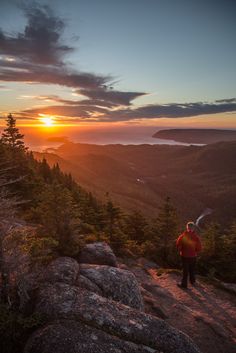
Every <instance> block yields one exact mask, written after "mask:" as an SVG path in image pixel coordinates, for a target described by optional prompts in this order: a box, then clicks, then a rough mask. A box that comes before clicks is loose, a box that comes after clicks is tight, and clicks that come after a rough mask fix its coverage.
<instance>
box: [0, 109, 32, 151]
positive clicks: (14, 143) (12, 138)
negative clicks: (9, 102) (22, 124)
mask: <svg viewBox="0 0 236 353" xmlns="http://www.w3.org/2000/svg"><path fill="white" fill-rule="evenodd" d="M6 122H7V127H6V128H5V129H4V132H3V133H2V138H1V140H2V143H3V144H5V145H8V146H9V147H11V148H12V149H14V150H16V149H17V150H23V151H25V149H26V148H25V145H24V141H23V138H24V135H22V134H21V133H20V132H19V129H18V128H17V127H16V119H15V118H14V117H13V115H12V114H9V115H8V117H7V119H6Z"/></svg>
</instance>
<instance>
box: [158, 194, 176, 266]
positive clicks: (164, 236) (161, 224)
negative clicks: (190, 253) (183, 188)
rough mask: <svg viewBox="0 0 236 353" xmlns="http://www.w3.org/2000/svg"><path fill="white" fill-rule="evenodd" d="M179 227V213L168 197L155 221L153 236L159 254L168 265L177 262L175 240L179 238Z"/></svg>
mask: <svg viewBox="0 0 236 353" xmlns="http://www.w3.org/2000/svg"><path fill="white" fill-rule="evenodd" d="M178 225H179V222H178V216H177V211H176V209H175V207H174V206H173V205H172V203H171V200H170V197H167V198H166V199H165V201H164V204H163V205H162V206H161V207H160V210H159V214H158V217H157V219H156V220H155V227H154V229H155V234H153V240H154V242H155V243H156V246H157V253H158V254H159V256H160V257H161V259H162V260H163V261H164V262H165V263H167V264H170V263H175V262H176V256H175V254H176V249H175V240H176V238H177V236H178Z"/></svg>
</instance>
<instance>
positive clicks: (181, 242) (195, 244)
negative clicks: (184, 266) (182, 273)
mask: <svg viewBox="0 0 236 353" xmlns="http://www.w3.org/2000/svg"><path fill="white" fill-rule="evenodd" d="M176 246H177V248H178V249H179V251H180V255H181V256H183V257H196V256H197V254H198V253H199V252H200V251H201V249H202V245H201V241H200V238H199V237H198V235H197V234H196V233H194V232H188V231H185V232H183V233H182V234H181V235H180V236H179V237H178V239H177V240H176Z"/></svg>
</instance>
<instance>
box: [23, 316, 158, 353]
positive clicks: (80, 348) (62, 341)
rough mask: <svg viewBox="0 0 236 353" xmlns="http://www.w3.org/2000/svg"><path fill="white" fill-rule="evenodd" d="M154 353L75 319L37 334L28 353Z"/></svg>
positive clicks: (49, 325)
mask: <svg viewBox="0 0 236 353" xmlns="http://www.w3.org/2000/svg"><path fill="white" fill-rule="evenodd" d="M51 352H56V353H75V352H76V353H152V352H153V353H154V352H156V350H152V349H149V348H145V347H143V346H142V345H137V344H134V343H131V342H127V341H124V340H122V339H120V338H118V337H115V336H113V335H110V334H107V333H106V332H103V331H101V330H98V329H96V328H95V327H90V326H88V325H86V324H83V323H81V322H76V321H73V320H64V321H55V322H53V323H50V324H48V325H47V326H46V327H44V328H42V329H39V330H38V331H36V332H35V333H34V334H33V335H32V337H31V338H30V339H29V340H28V342H27V345H26V347H25V350H24V353H51Z"/></svg>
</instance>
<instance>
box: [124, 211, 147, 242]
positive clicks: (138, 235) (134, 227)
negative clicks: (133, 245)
mask: <svg viewBox="0 0 236 353" xmlns="http://www.w3.org/2000/svg"><path fill="white" fill-rule="evenodd" d="M125 233H126V234H127V236H128V238H129V239H131V240H134V241H136V242H137V244H139V245H140V244H142V243H143V242H145V241H146V240H147V238H148V236H149V227H148V222H147V220H146V218H145V217H144V216H143V215H142V213H141V212H140V211H137V210H135V211H133V212H132V213H131V214H130V215H128V216H127V217H126V226H125Z"/></svg>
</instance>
